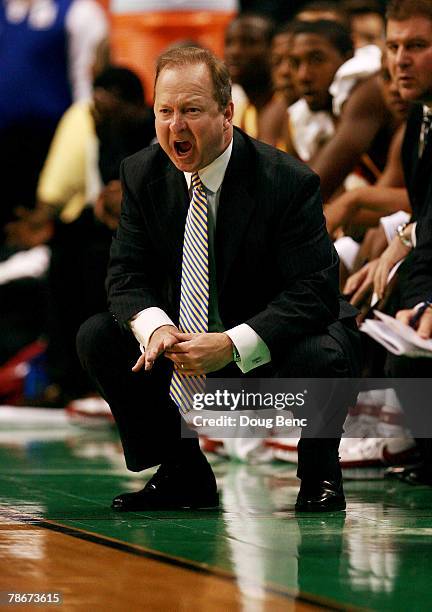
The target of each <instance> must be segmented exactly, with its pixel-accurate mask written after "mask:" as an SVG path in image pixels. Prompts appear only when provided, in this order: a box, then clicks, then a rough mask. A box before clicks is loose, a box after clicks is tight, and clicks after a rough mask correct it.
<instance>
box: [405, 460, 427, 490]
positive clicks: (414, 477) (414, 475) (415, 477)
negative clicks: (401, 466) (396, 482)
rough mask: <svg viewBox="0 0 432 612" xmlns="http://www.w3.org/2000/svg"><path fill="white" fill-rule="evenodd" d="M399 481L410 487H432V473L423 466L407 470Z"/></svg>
mask: <svg viewBox="0 0 432 612" xmlns="http://www.w3.org/2000/svg"><path fill="white" fill-rule="evenodd" d="M399 479H400V480H401V481H402V482H406V483H407V484H410V485H427V486H429V487H432V473H431V471H430V470H428V469H426V468H425V467H424V466H423V465H420V466H418V467H413V468H411V469H407V470H405V472H404V473H403V475H401V476H400V477H399Z"/></svg>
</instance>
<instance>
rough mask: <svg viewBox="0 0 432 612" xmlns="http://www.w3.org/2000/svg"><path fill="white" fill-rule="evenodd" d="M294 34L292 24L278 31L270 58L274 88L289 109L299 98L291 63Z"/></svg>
mask: <svg viewBox="0 0 432 612" xmlns="http://www.w3.org/2000/svg"><path fill="white" fill-rule="evenodd" d="M292 33H293V25H292V23H286V24H283V25H282V26H280V27H279V28H278V29H277V30H276V32H275V34H274V36H273V40H272V44H271V56H270V59H271V69H272V81H273V88H274V91H275V93H276V94H277V95H278V96H279V97H281V98H283V100H284V102H285V104H286V106H287V108H288V106H291V104H293V103H294V102H295V101H296V100H297V98H298V93H297V90H296V87H295V85H294V79H293V69H292V61H291V45H292Z"/></svg>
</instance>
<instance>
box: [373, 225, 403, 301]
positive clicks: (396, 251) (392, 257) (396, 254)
mask: <svg viewBox="0 0 432 612" xmlns="http://www.w3.org/2000/svg"><path fill="white" fill-rule="evenodd" d="M410 250H411V247H407V246H405V245H404V244H402V242H401V241H400V239H399V236H395V237H394V238H393V240H392V241H391V242H390V244H389V245H388V247H387V248H386V250H385V251H384V253H383V254H382V255H381V257H380V258H379V263H378V266H377V268H376V270H375V275H374V291H375V293H376V294H377V295H378V297H379V299H381V298H382V297H383V295H384V291H385V288H386V285H387V281H388V276H389V274H390V271H391V269H392V268H393V266H395V265H396V264H397V263H398V261H400V260H401V259H403V258H404V257H406V256H407V255H408V253H409V252H410Z"/></svg>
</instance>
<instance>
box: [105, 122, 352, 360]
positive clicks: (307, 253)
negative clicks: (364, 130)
mask: <svg viewBox="0 0 432 612" xmlns="http://www.w3.org/2000/svg"><path fill="white" fill-rule="evenodd" d="M121 175H122V183H123V189H124V201H123V206H122V213H121V220H120V225H119V228H118V231H117V235H116V237H115V238H114V240H113V244H112V248H111V261H110V265H109V274H108V281H107V282H108V294H109V308H110V311H111V312H112V313H113V314H114V316H115V317H116V319H117V320H118V321H119V323H120V324H126V323H127V322H128V321H129V320H130V319H131V318H132V316H133V315H135V314H136V313H137V312H139V311H140V310H143V309H144V308H148V307H150V306H158V307H160V308H162V309H163V310H165V311H166V312H167V314H168V315H169V316H170V317H171V318H172V320H173V321H175V322H176V323H177V322H178V317H179V302H180V279H181V262H182V246H183V235H184V227H185V221H186V215H187V211H188V206H189V196H188V192H187V186H186V180H185V178H184V175H183V172H181V171H179V170H178V169H177V168H176V167H175V166H174V165H173V164H172V162H171V161H170V160H169V158H168V157H167V156H166V154H165V153H164V152H163V151H162V149H161V148H160V146H159V145H154V146H152V147H149V148H147V149H144V150H143V151H141V152H139V153H137V154H136V155H133V156H132V157H130V158H128V159H126V160H125V161H124V163H123V166H122V172H121ZM215 251H216V268H217V287H218V304H219V312H220V316H221V319H222V322H223V324H224V326H225V329H229V328H231V327H233V326H235V325H238V324H240V323H247V324H248V325H250V326H251V327H252V328H253V329H254V330H255V331H256V332H257V333H258V334H259V335H260V336H261V338H262V339H263V340H264V341H265V342H266V344H267V345H268V347H269V349H270V351H271V353H272V355H274V353H275V352H277V350H278V349H279V350H283V347H284V345H285V343H286V342H289V341H290V339H292V338H293V337H294V336H299V335H304V334H316V333H320V332H323V331H325V330H326V327H327V326H328V325H329V324H330V323H333V322H334V321H336V320H337V319H338V318H339V316H341V318H344V317H352V316H353V314H355V311H354V309H352V308H351V307H350V306H349V305H348V304H346V303H345V302H342V304H343V306H342V309H340V298H339V291H338V267H339V261H338V257H337V254H336V251H335V249H334V248H333V245H332V243H331V241H330V239H329V237H328V234H327V231H326V228H325V222H324V217H323V213H322V204H321V198H320V194H319V179H318V177H317V175H315V174H314V173H313V172H312V171H311V170H309V169H308V168H307V167H306V166H305V165H303V164H301V163H299V162H297V161H296V160H294V159H293V158H291V157H290V156H288V155H286V154H285V153H282V152H280V151H278V150H277V149H275V148H273V147H270V146H267V145H265V144H263V143H260V142H258V141H256V140H253V139H251V138H249V137H248V136H246V134H244V133H243V132H241V131H240V130H237V129H236V130H235V132H234V145H233V151H232V156H231V159H230V162H229V164H228V168H227V171H226V174H225V178H224V181H223V184H222V189H221V194H220V200H219V209H218V214H217V228H216V237H215ZM340 310H341V311H342V314H341V315H340Z"/></svg>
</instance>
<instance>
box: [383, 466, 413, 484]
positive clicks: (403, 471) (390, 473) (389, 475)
mask: <svg viewBox="0 0 432 612" xmlns="http://www.w3.org/2000/svg"><path fill="white" fill-rule="evenodd" d="M419 468H421V463H416V464H415V465H409V466H407V465H404V466H401V465H395V466H392V467H389V468H387V469H386V470H385V472H384V478H386V479H387V480H401V481H403V480H405V477H406V476H407V474H409V473H410V472H411V471H412V470H418V469H419Z"/></svg>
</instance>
